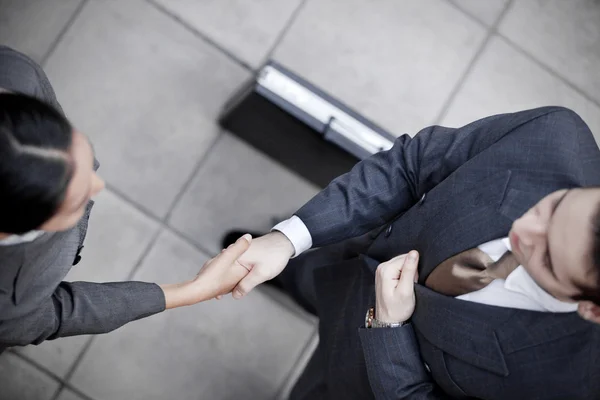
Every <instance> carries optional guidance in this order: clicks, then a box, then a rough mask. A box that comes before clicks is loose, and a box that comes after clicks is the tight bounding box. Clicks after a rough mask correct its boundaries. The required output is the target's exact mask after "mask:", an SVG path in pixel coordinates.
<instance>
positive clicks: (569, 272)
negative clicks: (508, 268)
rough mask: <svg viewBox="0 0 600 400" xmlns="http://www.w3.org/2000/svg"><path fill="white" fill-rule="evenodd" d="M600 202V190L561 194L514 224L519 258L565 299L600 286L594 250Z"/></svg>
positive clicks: (549, 289) (512, 238) (514, 244)
mask: <svg viewBox="0 0 600 400" xmlns="http://www.w3.org/2000/svg"><path fill="white" fill-rule="evenodd" d="M599 202H600V189H596V188H594V189H572V190H559V191H557V192H554V193H551V194H549V195H548V196H546V197H544V198H543V199H542V200H540V201H539V202H538V203H537V204H536V205H535V206H533V207H532V208H531V209H530V210H529V211H527V212H526V213H525V214H524V215H523V216H521V218H519V219H518V220H516V221H515V222H514V223H513V225H512V229H511V231H510V233H509V238H510V242H511V245H512V252H513V254H514V255H515V257H516V258H517V260H518V261H519V263H520V264H521V265H522V266H523V267H524V268H525V269H526V270H527V272H528V273H529V275H531V277H532V278H533V279H534V280H535V281H536V282H537V283H538V285H540V286H541V287H542V288H543V289H544V290H546V291H547V292H548V293H550V294H551V295H553V296H554V297H556V298H557V299H559V300H563V301H573V300H572V299H573V297H574V296H577V295H578V294H580V289H579V288H580V287H589V286H593V285H594V284H595V282H597V272H596V271H597V270H596V269H595V268H593V266H592V265H593V264H592V257H591V249H592V221H593V217H594V216H595V213H596V210H597V207H598V204H599Z"/></svg>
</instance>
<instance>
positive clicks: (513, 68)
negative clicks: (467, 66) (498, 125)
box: [442, 37, 600, 141]
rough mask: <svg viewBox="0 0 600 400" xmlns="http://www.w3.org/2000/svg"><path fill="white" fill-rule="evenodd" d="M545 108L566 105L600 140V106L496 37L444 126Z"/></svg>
mask: <svg viewBox="0 0 600 400" xmlns="http://www.w3.org/2000/svg"><path fill="white" fill-rule="evenodd" d="M544 105H563V106H568V107H570V108H572V109H573V110H575V111H577V112H578V113H579V114H580V115H581V116H582V118H583V119H584V120H585V121H586V122H587V123H588V125H589V126H590V127H591V129H592V132H595V133H596V141H600V107H598V106H597V105H596V104H594V103H592V102H591V101H589V100H587V99H586V98H584V97H583V96H581V95H580V94H579V93H577V92H576V91H575V90H573V89H572V88H571V87H570V86H568V85H567V84H565V83H564V82H563V81H562V80H560V79H558V78H557V77H555V76H554V75H552V74H550V73H549V72H547V71H546V70H544V69H543V68H541V67H540V66H539V65H538V64H536V63H535V62H533V61H531V59H530V58H528V57H526V56H524V55H523V54H521V53H519V52H518V51H516V50H515V49H514V48H512V47H511V46H510V45H508V44H507V43H506V42H505V41H504V40H502V39H499V38H497V37H496V38H493V39H492V40H491V41H490V43H489V44H488V47H487V48H486V49H485V51H484V53H483V54H482V56H481V58H480V59H479V61H478V63H477V64H476V65H475V68H474V70H473V71H472V73H471V75H470V76H469V80H468V81H467V82H466V83H465V85H464V86H463V87H462V88H461V90H460V91H459V93H458V95H457V97H456V99H455V100H454V103H453V104H452V106H451V108H450V109H449V110H448V114H447V116H446V117H445V118H444V119H443V121H442V124H443V125H449V126H461V125H464V124H466V123H469V122H470V121H473V120H475V119H478V118H482V117H485V116H487V115H490V114H496V113H501V112H510V111H518V110H523V109H527V108H534V107H539V106H544Z"/></svg>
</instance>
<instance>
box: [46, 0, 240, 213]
mask: <svg viewBox="0 0 600 400" xmlns="http://www.w3.org/2000/svg"><path fill="white" fill-rule="evenodd" d="M47 72H48V75H49V76H50V80H51V81H52V83H53V84H54V85H55V89H56V91H57V95H58V99H59V101H61V103H62V106H63V108H64V109H65V111H66V113H67V114H68V115H69V116H70V117H71V119H72V120H73V122H74V124H75V125H76V126H77V127H78V128H79V129H80V130H82V131H83V132H85V133H87V134H88V135H90V136H91V138H92V141H93V143H94V144H95V146H96V150H97V153H98V159H99V160H100V162H101V163H102V174H103V176H104V177H105V178H107V180H108V181H109V182H110V183H111V184H112V185H113V186H115V187H116V188H117V189H119V190H120V191H121V192H123V193H125V194H127V195H128V196H129V197H130V198H132V199H133V200H134V201H136V202H138V203H139V204H141V205H142V206H144V207H145V208H146V209H148V210H150V211H151V212H153V213H154V214H155V215H157V216H163V215H164V214H165V213H166V212H167V210H168V208H169V206H170V204H171V203H172V201H173V200H174V198H175V196H176V195H177V193H178V192H179V191H180V189H181V187H182V185H183V184H184V183H185V182H186V181H187V180H188V179H189V177H190V175H191V173H192V171H193V169H194V167H195V165H196V164H197V162H198V160H199V159H200V158H201V156H202V155H203V154H204V152H205V151H206V149H207V148H208V146H209V145H210V144H211V143H212V142H213V140H214V139H215V137H216V136H217V133H218V129H217V126H216V123H215V119H216V116H217V114H218V112H219V110H220V107H221V105H222V104H223V102H224V101H225V100H226V99H227V98H228V97H229V96H230V94H231V93H232V92H233V91H234V90H236V89H237V88H238V86H239V85H240V84H241V82H242V81H243V80H244V79H246V78H247V76H248V74H247V72H245V71H244V70H243V69H242V68H241V67H239V66H237V65H236V64H234V63H232V62H231V61H230V60H229V59H227V58H226V57H225V56H224V55H222V54H221V53H219V52H218V51H217V50H215V49H214V48H212V47H210V46H209V45H207V44H206V43H205V42H204V41H202V40H200V39H198V38H196V37H195V36H194V35H193V34H191V33H190V32H188V31H187V30H186V29H185V28H183V27H182V26H180V25H179V24H178V23H176V22H175V21H173V20H172V19H171V18H169V17H167V16H165V15H164V14H163V13H161V12H159V11H158V10H156V9H155V7H153V6H151V5H150V4H148V3H147V2H144V1H141V0H130V1H116V0H107V1H90V2H89V3H87V5H86V6H85V8H84V9H83V11H82V13H81V15H80V16H79V18H78V19H77V21H76V22H75V23H74V25H73V27H72V28H71V29H70V30H69V33H68V34H67V35H65V37H64V39H63V41H62V42H61V44H60V45H59V46H58V47H57V49H56V52H54V54H53V56H52V57H51V58H50V60H49V61H48V65H47Z"/></svg>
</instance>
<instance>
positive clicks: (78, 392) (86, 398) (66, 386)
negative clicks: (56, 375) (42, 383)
mask: <svg viewBox="0 0 600 400" xmlns="http://www.w3.org/2000/svg"><path fill="white" fill-rule="evenodd" d="M65 389H68V390H70V391H72V392H73V393H75V394H76V395H77V396H79V397H81V398H82V399H83V400H94V398H92V397H90V396H89V395H87V394H85V393H84V392H82V391H81V390H79V389H77V388H76V387H75V386H73V385H70V384H68V383H66V382H65V384H64V386H63V388H62V389H61V391H60V392H59V395H61V394H62V393H63V392H64V391H65ZM54 400H56V399H54Z"/></svg>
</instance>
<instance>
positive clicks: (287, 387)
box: [275, 325, 319, 400]
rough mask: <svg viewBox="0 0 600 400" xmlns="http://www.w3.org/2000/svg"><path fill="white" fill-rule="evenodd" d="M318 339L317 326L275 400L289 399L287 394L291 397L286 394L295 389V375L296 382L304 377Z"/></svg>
mask: <svg viewBox="0 0 600 400" xmlns="http://www.w3.org/2000/svg"><path fill="white" fill-rule="evenodd" d="M318 337H319V326H318V325H317V326H316V327H315V329H313V331H312V332H311V334H310V335H309V336H308V339H307V340H306V343H305V344H304V346H302V350H300V352H299V354H298V357H296V361H295V362H294V365H293V366H292V368H290V371H289V372H288V374H287V376H286V377H285V379H283V383H282V384H281V386H280V388H279V390H278V391H277V393H276V395H275V400H284V399H286V398H287V397H284V395H285V394H287V395H288V396H289V395H290V393H286V392H291V391H292V389H294V386H295V385H296V382H291V380H292V379H293V378H294V376H295V375H297V376H296V380H297V379H299V378H300V376H302V374H303V373H304V369H305V368H306V366H307V365H308V363H309V362H310V359H311V358H312V356H313V354H314V352H315V351H316V348H315V349H314V350H313V351H312V353H311V354H310V355H308V354H307V353H308V352H309V351H310V349H311V347H313V344H314V342H315V340H318ZM305 357H306V358H307V359H306V362H304V365H303V366H302V370H301V371H299V369H300V365H299V364H300V362H303V360H304V358H305Z"/></svg>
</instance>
